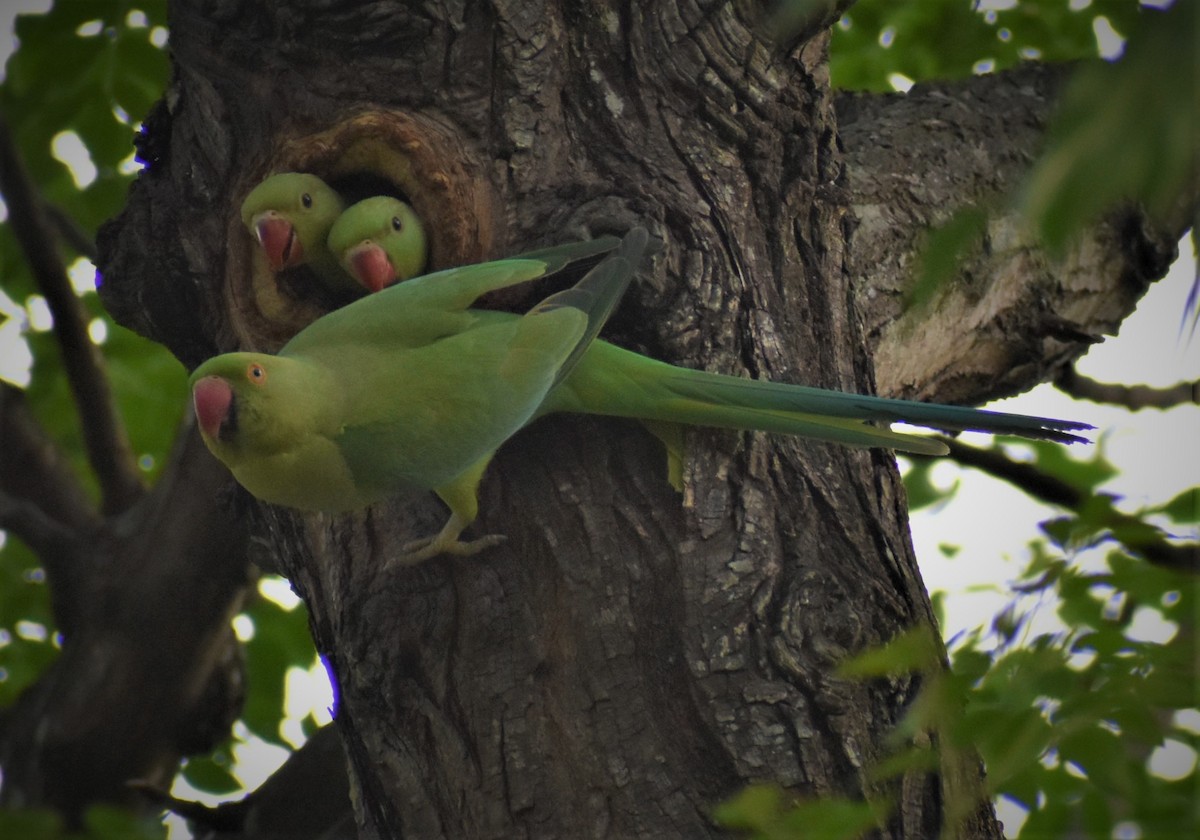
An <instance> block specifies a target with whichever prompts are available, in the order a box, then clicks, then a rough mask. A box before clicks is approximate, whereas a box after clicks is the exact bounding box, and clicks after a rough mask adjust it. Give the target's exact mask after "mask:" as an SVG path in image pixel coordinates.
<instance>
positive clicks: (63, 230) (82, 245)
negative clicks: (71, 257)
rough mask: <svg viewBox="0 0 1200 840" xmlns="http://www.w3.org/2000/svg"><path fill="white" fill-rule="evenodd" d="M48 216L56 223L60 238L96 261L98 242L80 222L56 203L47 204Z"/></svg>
mask: <svg viewBox="0 0 1200 840" xmlns="http://www.w3.org/2000/svg"><path fill="white" fill-rule="evenodd" d="M44 208H45V210H46V216H47V217H48V218H49V220H50V223H51V224H52V225H54V229H55V231H57V232H58V236H59V238H60V239H61V240H62V241H63V242H65V243H67V245H69V246H70V247H71V250H73V251H74V252H75V253H77V254H79V256H81V257H87V258H88V259H89V260H91V261H92V262H93V263H94V262H96V242H95V240H93V239H92V237H91V236H90V235H89V234H88V232H87V231H86V230H84V229H83V228H82V227H80V226H79V223H78V222H76V221H75V220H74V219H72V218H71V217H70V216H69V215H67V212H66V211H65V210H63V209H62V208H61V207H59V206H58V205H56V204H49V203H47V204H45V205H44Z"/></svg>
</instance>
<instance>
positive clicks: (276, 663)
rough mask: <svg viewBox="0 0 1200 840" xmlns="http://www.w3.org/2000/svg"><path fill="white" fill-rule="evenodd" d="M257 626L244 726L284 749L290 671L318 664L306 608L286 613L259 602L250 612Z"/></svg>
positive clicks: (250, 649) (249, 653)
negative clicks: (288, 674) (282, 725)
mask: <svg viewBox="0 0 1200 840" xmlns="http://www.w3.org/2000/svg"><path fill="white" fill-rule="evenodd" d="M247 614H248V615H249V617H250V619H251V620H252V621H253V622H254V638H252V639H250V640H249V641H248V642H246V648H245V649H246V669H247V673H249V674H250V675H251V677H250V679H251V682H250V685H249V690H248V692H247V695H246V705H245V707H244V708H243V709H242V722H243V723H245V724H246V727H247V728H248V729H249V730H250V731H251V732H253V733H254V734H255V735H257V736H258V737H260V738H262V739H263V740H264V741H267V742H269V743H272V744H277V745H279V746H281V747H284V748H285V749H289V750H290V749H291V748H292V747H291V745H290V744H289V743H288V742H287V741H285V740H284V739H283V736H282V735H281V734H280V731H279V726H280V724H281V723H282V722H283V713H284V692H285V690H286V685H287V672H288V669H290V668H305V669H307V668H309V667H311V666H312V663H313V662H314V661H315V660H316V657H317V653H316V649H315V648H314V647H313V642H312V637H311V636H310V635H309V631H308V614H307V612H306V611H305V609H304V607H303V605H298V606H296V607H295V608H294V609H292V610H287V609H284V608H283V607H281V606H279V605H278V604H276V603H275V602H274V601H271V600H269V599H266V598H257V599H255V601H254V603H253V604H252V605H251V606H250V608H249V609H248V610H247Z"/></svg>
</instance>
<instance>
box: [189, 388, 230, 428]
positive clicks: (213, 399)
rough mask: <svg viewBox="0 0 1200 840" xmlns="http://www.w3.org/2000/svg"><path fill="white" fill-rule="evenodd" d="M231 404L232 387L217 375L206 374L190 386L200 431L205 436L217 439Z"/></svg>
mask: <svg viewBox="0 0 1200 840" xmlns="http://www.w3.org/2000/svg"><path fill="white" fill-rule="evenodd" d="M232 404H233V389H232V388H230V387H229V383H228V382H226V381H225V380H224V379H222V378H221V377H219V376H206V377H204V378H203V379H201V380H200V381H199V382H197V383H196V384H195V385H194V386H193V387H192V405H193V406H195V408H196V420H197V421H199V423H200V431H201V432H203V433H204V436H205V437H207V438H212V439H214V440H215V439H217V437H218V435H219V434H220V431H221V424H222V423H224V422H225V418H227V417H228V416H229V407H230V406H231V405H232Z"/></svg>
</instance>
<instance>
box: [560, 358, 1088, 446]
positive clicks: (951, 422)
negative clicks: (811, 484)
mask: <svg viewBox="0 0 1200 840" xmlns="http://www.w3.org/2000/svg"><path fill="white" fill-rule="evenodd" d="M545 408H546V410H547V411H579V412H584V413H588V414H607V415H614V416H621V417H635V418H639V419H643V420H651V421H659V422H668V423H686V424H689V425H695V426H716V427H720V428H730V429H753V430H757V431H764V432H778V433H782V434H792V435H802V436H804V437H810V438H816V439H819V440H827V441H833V442H835V443H842V444H848V445H850V446H879V447H886V448H889V449H896V450H899V451H903V452H915V453H919V454H925V455H944V454H945V453H946V452H947V451H948V450H947V448H946V446H945V445H944V444H943V443H942V442H941V441H937V440H933V439H931V438H925V437H920V436H914V435H906V434H901V433H899V432H894V431H892V430H891V429H888V428H883V427H879V426H875V425H872V424H873V423H910V424H913V425H917V426H925V427H928V428H932V429H939V430H943V431H982V432H994V433H997V434H1014V435H1021V436H1024V437H1029V438H1039V439H1043V440H1054V441H1060V442H1065V443H1070V442H1075V441H1082V442H1086V441H1087V439H1086V438H1083V437H1080V436H1078V435H1075V434H1072V432H1075V431H1084V430H1087V429H1091V428H1093V427H1092V426H1089V425H1087V424H1086V423H1077V422H1074V421H1070V420H1054V419H1051V418H1048V417H1028V416H1025V415H1020V414H1005V413H1002V412H997V411H984V410H980V409H975V408H964V407H962V406H954V405H939V404H936V403H921V402H913V401H910V400H897V399H886V398H883V397H870V396H865V395H859V394H847V393H842V392H839V391H827V390H824V389H822V388H811V387H807V386H803V385H787V384H783V383H778V382H761V381H758V380H752V379H741V378H739V377H734V376H722V375H720V374H714V373H707V372H704V371H696V370H688V369H685V368H679V367H675V366H673V365H668V364H665V363H663V362H658V361H655V360H654V359H649V358H647V357H645V356H640V355H638V354H636V353H632V352H630V351H627V350H622V349H621V348H618V347H615V346H614V345H611V344H608V343H606V342H603V341H597V342H594V343H593V344H592V346H591V348H590V349H589V350H588V352H587V353H586V354H584V357H583V359H581V360H580V362H579V364H578V366H577V367H576V368H575V371H574V372H573V373H572V375H571V376H570V378H569V379H568V380H567V382H565V383H564V385H563V386H562V387H561V388H559V389H558V390H557V391H556V392H555V394H553V395H552V397H551V399H550V400H548V401H547V404H546V406H545ZM543 413H544V412H543Z"/></svg>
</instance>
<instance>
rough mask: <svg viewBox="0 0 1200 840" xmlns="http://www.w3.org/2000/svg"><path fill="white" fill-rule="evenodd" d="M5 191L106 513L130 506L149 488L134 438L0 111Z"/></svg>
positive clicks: (0, 187) (0, 175)
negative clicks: (48, 318)
mask: <svg viewBox="0 0 1200 840" xmlns="http://www.w3.org/2000/svg"><path fill="white" fill-rule="evenodd" d="M0 192H2V193H3V194H4V197H5V201H6V202H7V204H8V216H9V218H8V221H9V224H11V225H12V229H13V233H14V234H15V235H16V237H17V241H18V242H19V243H20V245H21V249H22V250H23V251H24V253H25V257H26V259H27V260H28V261H29V266H30V269H31V270H32V272H33V276H34V279H35V280H36V281H37V284H38V287H39V288H40V289H41V291H42V294H43V295H45V297H46V303H47V304H48V305H49V307H50V312H51V313H52V314H53V316H54V334H55V336H56V338H57V339H58V342H59V346H60V347H61V349H62V357H63V367H64V368H65V370H66V373H67V379H68V381H69V382H70V384H71V391H72V393H73V394H74V396H75V403H76V405H77V406H78V408H79V420H80V426H81V427H82V431H83V440H84V445H85V446H86V448H87V453H88V460H89V461H90V462H91V464H92V468H93V469H94V470H95V471H96V477H97V479H98V480H99V482H100V488H101V492H102V494H103V497H104V502H103V505H102V508H103V510H104V512H105V513H119V512H121V511H123V510H126V509H127V508H128V507H129V506H130V505H131V504H133V503H134V502H135V501H136V500H137V499H138V498H140V497H141V495H142V493H143V492H144V487H143V486H142V482H141V478H140V477H139V475H138V472H137V468H136V466H135V463H134V458H133V451H132V448H131V447H130V445H129V438H128V437H127V436H126V434H125V428H124V426H123V425H122V423H121V420H120V417H119V416H118V414H117V411H116V404H115V401H114V400H113V396H112V391H111V389H110V387H109V382H108V378H107V377H106V376H105V373H104V369H103V363H102V360H101V358H100V353H99V351H98V350H97V349H96V345H95V344H93V343H92V341H91V339H90V338H89V336H88V333H87V319H86V316H85V314H84V311H83V307H82V305H81V304H80V302H79V298H78V297H77V296H76V295H75V292H74V290H73V289H72V288H71V283H70V281H69V279H68V278H67V274H66V270H65V269H64V267H63V264H62V260H61V259H60V258H59V256H58V252H57V250H56V248H55V245H54V238H53V235H52V232H51V226H50V222H49V221H48V219H47V214H46V211H45V209H44V207H43V205H42V202H41V199H40V197H39V196H38V194H37V190H36V187H35V186H34V184H33V183H32V181H31V180H30V178H29V175H28V173H27V172H26V171H25V167H24V165H23V164H22V162H21V159H20V155H19V153H18V151H17V148H16V145H15V143H14V142H13V137H12V132H11V131H10V130H9V127H8V123H7V121H5V120H4V118H3V117H2V116H0Z"/></svg>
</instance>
